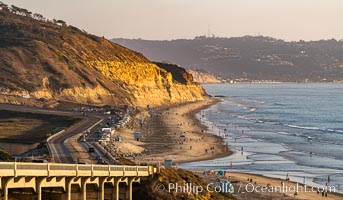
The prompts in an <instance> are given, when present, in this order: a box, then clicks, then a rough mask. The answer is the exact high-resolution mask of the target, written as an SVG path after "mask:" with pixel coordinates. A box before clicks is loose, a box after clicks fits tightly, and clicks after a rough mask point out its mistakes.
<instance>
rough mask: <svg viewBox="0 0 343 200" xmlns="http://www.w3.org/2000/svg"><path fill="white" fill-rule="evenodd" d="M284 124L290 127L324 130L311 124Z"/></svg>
mask: <svg viewBox="0 0 343 200" xmlns="http://www.w3.org/2000/svg"><path fill="white" fill-rule="evenodd" d="M284 126H288V127H291V128H296V129H305V130H314V131H316V130H322V129H321V128H319V127H311V126H298V125H292V124H284Z"/></svg>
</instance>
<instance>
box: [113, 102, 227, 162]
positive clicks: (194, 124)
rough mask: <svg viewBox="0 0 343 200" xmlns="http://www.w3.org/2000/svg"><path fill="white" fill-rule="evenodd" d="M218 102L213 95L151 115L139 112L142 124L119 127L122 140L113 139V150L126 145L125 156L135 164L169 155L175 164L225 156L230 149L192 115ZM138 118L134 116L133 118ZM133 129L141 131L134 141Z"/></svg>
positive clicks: (156, 110)
mask: <svg viewBox="0 0 343 200" xmlns="http://www.w3.org/2000/svg"><path fill="white" fill-rule="evenodd" d="M218 102H219V100H218V99H216V98H210V97H206V98H205V99H204V100H202V101H196V102H187V103H183V104H178V105H172V106H164V107H160V108H156V109H153V115H152V116H149V115H148V112H146V113H143V114H141V115H142V116H145V120H144V123H143V125H142V127H140V126H139V125H138V122H136V123H135V124H134V125H132V127H131V128H127V127H126V128H122V129H120V130H119V131H118V132H117V134H118V135H120V136H121V137H122V138H123V141H124V142H115V145H114V146H116V147H115V148H116V149H124V148H125V147H126V148H129V149H130V151H126V154H128V156H126V158H129V159H131V160H132V161H134V162H135V163H136V164H140V163H146V164H159V163H163V162H164V159H166V158H171V159H172V160H173V164H174V165H175V164H176V165H177V164H179V163H186V162H195V161H202V160H212V159H216V158H221V157H225V156H229V155H231V154H232V152H231V151H229V150H228V148H227V147H226V145H225V144H223V139H222V138H221V137H219V136H216V135H213V134H212V133H210V132H209V131H207V128H208V127H206V126H205V125H203V124H201V122H200V121H199V120H198V119H197V118H196V117H195V115H196V114H197V113H199V112H201V111H202V110H204V109H206V108H208V107H210V106H212V105H214V104H216V103H218ZM140 117H141V116H136V119H133V121H138V119H139V118H140ZM135 131H138V132H140V133H141V139H140V141H136V140H134V138H133V133H134V132H135ZM142 149H144V150H142ZM134 152H135V153H134Z"/></svg>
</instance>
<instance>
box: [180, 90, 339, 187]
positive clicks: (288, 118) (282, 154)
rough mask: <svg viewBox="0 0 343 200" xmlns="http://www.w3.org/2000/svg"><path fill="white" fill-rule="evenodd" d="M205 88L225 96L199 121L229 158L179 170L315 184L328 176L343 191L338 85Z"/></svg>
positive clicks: (181, 165) (184, 166)
mask: <svg viewBox="0 0 343 200" xmlns="http://www.w3.org/2000/svg"><path fill="white" fill-rule="evenodd" d="M204 87H205V89H206V90H207V92H208V93H209V94H211V95H225V96H226V97H225V98H223V99H222V102H220V103H219V104H217V105H214V106H211V107H210V108H208V109H207V110H205V111H204V112H202V113H201V114H203V115H204V116H203V117H202V116H201V114H198V118H199V119H201V121H202V122H203V123H204V124H206V125H207V126H208V127H209V131H212V132H213V133H214V134H219V131H220V135H221V136H222V137H224V143H227V144H228V145H229V148H230V149H231V150H232V151H233V152H234V154H233V155H232V156H229V157H226V158H221V159H215V160H211V161H201V162H194V163H186V164H180V167H182V168H190V169H207V170H209V169H215V170H219V169H224V170H229V171H239V172H248V173H256V174H262V175H266V176H271V177H279V178H285V176H286V174H287V173H289V175H290V177H291V181H297V182H300V183H303V182H304V181H305V183H306V184H308V185H317V186H323V185H325V184H326V182H327V178H328V176H330V185H334V186H335V188H336V191H338V192H340V193H343V112H342V111H343V110H342V108H343V92H342V91H343V84H279V85H276V84H270V85H262V84H261V85H251V84H246V85H240V84H237V85H229V84H223V85H222V84H218V85H204ZM212 126H213V128H212ZM225 129H226V131H224V130H225ZM225 135H226V136H225ZM242 147H243V154H242V152H241V148H242ZM231 162H232V167H231Z"/></svg>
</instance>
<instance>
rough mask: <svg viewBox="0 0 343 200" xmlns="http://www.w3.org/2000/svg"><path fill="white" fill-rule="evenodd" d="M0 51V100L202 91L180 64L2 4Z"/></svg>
mask: <svg viewBox="0 0 343 200" xmlns="http://www.w3.org/2000/svg"><path fill="white" fill-rule="evenodd" d="M0 55H1V57H0V71H1V73H0V102H7V103H20V102H24V101H25V102H26V103H31V104H35V105H38V104H39V105H43V104H50V106H55V105H56V102H57V101H71V102H77V103H85V104H98V105H103V104H110V105H114V104H129V105H135V106H142V107H143V106H146V104H147V103H148V102H149V104H150V105H151V106H158V105H164V104H170V103H180V102H185V101H194V100H199V99H202V98H203V95H204V94H205V91H204V90H203V88H202V87H201V86H200V85H198V84H195V83H194V82H193V81H191V80H189V79H187V80H184V77H185V78H187V77H188V76H189V74H187V73H186V72H185V71H184V70H183V69H182V70H183V71H182V70H181V69H178V68H177V69H175V70H169V71H168V70H165V69H164V68H160V67H159V66H157V65H156V64H154V63H152V62H151V61H149V60H148V59H147V58H145V57H144V56H143V55H142V54H140V53H137V52H135V51H132V50H130V49H128V48H125V47H122V46H120V45H117V44H114V43H112V42H111V41H109V40H106V39H104V38H101V37H97V36H94V35H91V34H88V33H86V32H85V31H81V30H79V29H78V28H76V27H74V26H70V25H67V24H66V22H64V21H62V20H47V19H45V18H44V17H43V16H42V15H40V14H32V13H31V12H29V11H27V10H26V9H22V8H18V7H15V6H11V7H10V6H7V5H5V4H3V3H0ZM179 70H181V71H182V72H178V71H179ZM184 73H186V75H185V76H183V75H182V76H180V75H181V74H184ZM36 100H38V101H36Z"/></svg>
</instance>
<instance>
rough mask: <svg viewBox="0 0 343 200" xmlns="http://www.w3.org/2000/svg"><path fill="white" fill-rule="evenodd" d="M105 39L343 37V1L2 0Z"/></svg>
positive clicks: (309, 38) (287, 38)
mask: <svg viewBox="0 0 343 200" xmlns="http://www.w3.org/2000/svg"><path fill="white" fill-rule="evenodd" d="M0 1H2V2H4V3H6V4H8V5H16V6H19V7H22V8H26V9H28V10H30V11H32V12H36V13H40V14H43V15H44V16H45V17H47V18H49V19H62V20H64V21H66V22H67V23H68V24H70V25H73V26H77V27H79V28H81V29H84V30H86V31H87V32H88V33H92V34H95V35H98V36H105V37H106V38H109V39H110V38H119V37H122V38H142V39H149V40H170V39H181V38H187V39H191V38H194V37H196V36H200V35H206V34H208V33H210V34H211V35H212V34H215V36H219V37H239V36H244V35H263V36H270V37H274V38H277V39H284V40H287V41H298V40H306V41H309V40H320V39H332V38H335V39H337V40H341V39H343V0H56V1H49V0H0Z"/></svg>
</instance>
